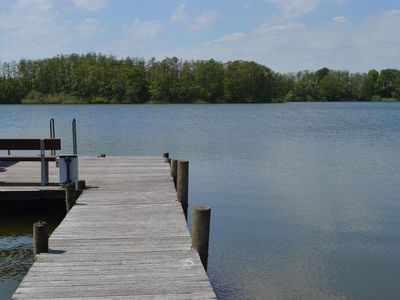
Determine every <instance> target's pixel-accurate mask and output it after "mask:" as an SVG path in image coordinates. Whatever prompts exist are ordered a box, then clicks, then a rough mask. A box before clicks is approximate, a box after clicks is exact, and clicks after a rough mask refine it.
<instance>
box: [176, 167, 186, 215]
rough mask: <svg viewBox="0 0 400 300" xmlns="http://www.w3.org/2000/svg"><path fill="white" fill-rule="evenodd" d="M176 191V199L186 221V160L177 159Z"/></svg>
mask: <svg viewBox="0 0 400 300" xmlns="http://www.w3.org/2000/svg"><path fill="white" fill-rule="evenodd" d="M176 192H177V196H178V201H179V202H180V203H181V205H182V209H183V212H184V213H185V218H186V221H187V209H188V202H189V201H188V199H189V162H188V161H187V160H178V167H177V176H176Z"/></svg>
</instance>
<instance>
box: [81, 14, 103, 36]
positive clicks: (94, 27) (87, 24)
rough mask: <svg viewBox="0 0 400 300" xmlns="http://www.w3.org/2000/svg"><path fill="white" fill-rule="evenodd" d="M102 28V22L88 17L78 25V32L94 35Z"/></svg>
mask: <svg viewBox="0 0 400 300" xmlns="http://www.w3.org/2000/svg"><path fill="white" fill-rule="evenodd" d="M101 29H102V27H101V23H100V21H99V20H97V19H92V18H88V19H86V20H84V21H83V22H81V23H80V24H79V25H78V26H77V30H78V32H80V33H81V34H82V35H92V34H95V33H98V32H100V31H101Z"/></svg>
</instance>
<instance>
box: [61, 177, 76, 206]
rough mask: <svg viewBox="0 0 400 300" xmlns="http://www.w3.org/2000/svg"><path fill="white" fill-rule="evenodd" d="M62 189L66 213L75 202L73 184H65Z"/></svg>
mask: <svg viewBox="0 0 400 300" xmlns="http://www.w3.org/2000/svg"><path fill="white" fill-rule="evenodd" d="M64 188H65V209H66V211H67V213H68V212H69V211H70V210H71V208H72V207H73V206H74V205H75V202H76V191H75V184H71V183H67V184H66V185H64Z"/></svg>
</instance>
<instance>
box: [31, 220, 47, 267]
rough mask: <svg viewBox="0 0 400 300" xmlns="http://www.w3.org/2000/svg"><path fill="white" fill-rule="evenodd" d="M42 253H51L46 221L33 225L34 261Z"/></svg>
mask: <svg viewBox="0 0 400 300" xmlns="http://www.w3.org/2000/svg"><path fill="white" fill-rule="evenodd" d="M40 253H49V229H48V225H47V223H46V222H44V221H38V222H35V223H34V224H33V259H34V260H35V259H36V255H37V254H40Z"/></svg>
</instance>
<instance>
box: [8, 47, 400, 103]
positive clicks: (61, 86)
mask: <svg viewBox="0 0 400 300" xmlns="http://www.w3.org/2000/svg"><path fill="white" fill-rule="evenodd" d="M382 99H400V70H397V69H385V70H381V71H380V72H378V71H376V70H371V71H369V72H368V73H349V72H347V71H337V70H329V69H327V68H322V69H320V70H318V71H316V72H311V71H303V72H298V73H297V74H281V73H277V72H274V71H272V70H271V69H270V68H268V67H266V66H264V65H261V64H258V63H255V62H252V61H229V62H226V63H223V62H219V61H215V60H212V59H211V60H192V61H187V60H180V59H178V58H176V57H172V58H165V59H163V60H161V61H159V60H156V59H154V58H153V59H150V60H148V61H145V60H144V59H140V58H125V59H117V58H116V57H114V56H106V55H102V54H94V53H88V54H84V55H77V54H72V55H59V56H56V57H53V58H48V59H39V60H26V59H22V60H20V61H19V62H15V61H13V62H0V103H148V102H155V103H192V102H206V103H239V102H249V103H250V102H285V101H379V100H382Z"/></svg>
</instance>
